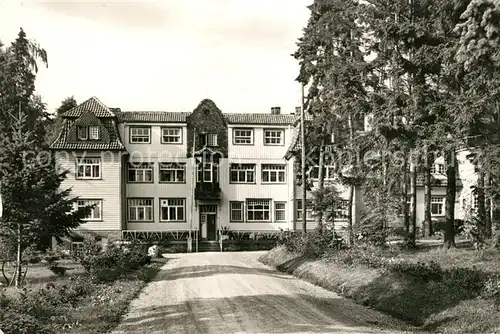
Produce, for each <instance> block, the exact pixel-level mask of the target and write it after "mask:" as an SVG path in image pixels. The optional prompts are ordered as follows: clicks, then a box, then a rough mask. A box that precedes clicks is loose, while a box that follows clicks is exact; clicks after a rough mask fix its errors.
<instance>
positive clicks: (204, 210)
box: [200, 205, 217, 240]
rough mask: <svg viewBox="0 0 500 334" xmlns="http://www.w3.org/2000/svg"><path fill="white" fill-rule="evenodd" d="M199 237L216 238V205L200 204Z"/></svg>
mask: <svg viewBox="0 0 500 334" xmlns="http://www.w3.org/2000/svg"><path fill="white" fill-rule="evenodd" d="M200 225H201V238H202V239H204V240H216V239H217V205H200Z"/></svg>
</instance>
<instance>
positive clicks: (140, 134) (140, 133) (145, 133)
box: [130, 127, 151, 144]
mask: <svg viewBox="0 0 500 334" xmlns="http://www.w3.org/2000/svg"><path fill="white" fill-rule="evenodd" d="M130 142H131V143H135V144H141V143H142V144H148V143H150V142H151V128H148V127H131V128H130Z"/></svg>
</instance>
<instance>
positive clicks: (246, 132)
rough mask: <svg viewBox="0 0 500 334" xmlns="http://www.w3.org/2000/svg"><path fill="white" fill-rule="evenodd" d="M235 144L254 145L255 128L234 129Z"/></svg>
mask: <svg viewBox="0 0 500 334" xmlns="http://www.w3.org/2000/svg"><path fill="white" fill-rule="evenodd" d="M233 144H235V145H252V144H253V129H234V130H233Z"/></svg>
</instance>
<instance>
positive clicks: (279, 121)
mask: <svg viewBox="0 0 500 334" xmlns="http://www.w3.org/2000/svg"><path fill="white" fill-rule="evenodd" d="M224 117H225V118H226V120H227V122H228V123H229V124H276V125H292V124H293V123H294V121H295V116H294V115H290V114H284V115H283V114H280V115H275V114H224Z"/></svg>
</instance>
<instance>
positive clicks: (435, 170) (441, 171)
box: [431, 164, 446, 174]
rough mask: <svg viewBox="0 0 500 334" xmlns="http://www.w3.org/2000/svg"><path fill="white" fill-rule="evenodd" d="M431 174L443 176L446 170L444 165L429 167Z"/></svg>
mask: <svg viewBox="0 0 500 334" xmlns="http://www.w3.org/2000/svg"><path fill="white" fill-rule="evenodd" d="M431 173H432V174H445V173H446V168H445V166H444V164H434V165H432V166H431Z"/></svg>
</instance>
